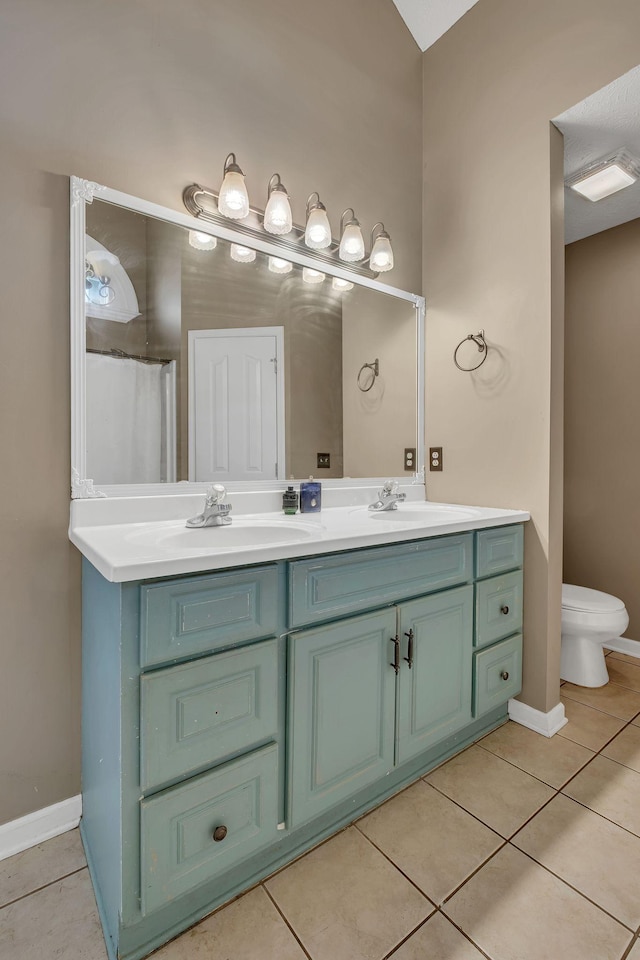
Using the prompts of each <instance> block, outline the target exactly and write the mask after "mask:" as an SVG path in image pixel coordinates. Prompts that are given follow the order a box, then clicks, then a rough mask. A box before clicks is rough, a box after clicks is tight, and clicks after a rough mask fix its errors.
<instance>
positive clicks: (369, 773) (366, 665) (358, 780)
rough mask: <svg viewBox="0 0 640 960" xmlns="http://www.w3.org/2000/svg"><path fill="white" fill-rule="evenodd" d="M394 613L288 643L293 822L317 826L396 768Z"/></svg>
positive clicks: (304, 633) (293, 637)
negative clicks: (313, 820) (324, 816)
mask: <svg viewBox="0 0 640 960" xmlns="http://www.w3.org/2000/svg"><path fill="white" fill-rule="evenodd" d="M395 634H396V611H395V609H389V610H383V611H380V612H379V613H374V614H369V615H368V616H362V617H353V618H351V619H349V620H343V621H341V622H339V623H335V624H331V625H329V626H326V627H320V628H318V629H316V630H305V631H302V632H300V633H296V634H292V635H291V636H290V637H289V682H290V709H289V715H288V734H289V798H290V809H289V818H290V823H291V825H293V826H297V825H298V824H300V823H303V822H305V821H306V820H310V819H311V818H312V817H315V816H317V815H318V814H320V813H322V812H323V811H324V810H327V809H329V807H332V806H334V805H335V804H337V803H339V802H340V801H341V800H344V799H345V798H346V797H349V796H351V794H353V793H355V792H356V791H358V790H360V789H361V788H362V787H365V786H367V785H368V784H370V783H373V782H374V781H375V780H378V779H379V778H380V777H383V776H384V775H385V774H386V773H388V772H389V770H391V769H392V768H393V749H394V721H395V688H396V674H395V670H394V668H393V666H391V661H392V660H393V659H394V657H393V654H394V644H393V642H392V638H395Z"/></svg>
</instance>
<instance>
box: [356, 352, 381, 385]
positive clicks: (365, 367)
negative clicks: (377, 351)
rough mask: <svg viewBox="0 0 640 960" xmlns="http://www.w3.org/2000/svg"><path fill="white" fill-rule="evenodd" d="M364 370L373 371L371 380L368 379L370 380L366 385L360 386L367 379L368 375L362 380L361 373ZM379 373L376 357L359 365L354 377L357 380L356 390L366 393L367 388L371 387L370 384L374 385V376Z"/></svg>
mask: <svg viewBox="0 0 640 960" xmlns="http://www.w3.org/2000/svg"><path fill="white" fill-rule="evenodd" d="M365 370H371V371H372V373H373V376H372V377H371V380H370V382H369V383H368V386H366V387H363V386H362V384H363V382H368V380H369V378H368V377H367V379H366V380H365V381H363V380H362V374H363V373H364V371H365ZM379 373H380V364H379V361H378V359H377V357H376V359H375V360H374V361H373V363H363V364H362V366H361V367H360V369H359V370H358V376H357V377H356V381H357V384H358V390H361V391H362V393H368V392H369V390H371V387H372V386H373V385H374V383H375V382H376V377H377V376H378V375H379Z"/></svg>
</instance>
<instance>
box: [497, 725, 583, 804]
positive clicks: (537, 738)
mask: <svg viewBox="0 0 640 960" xmlns="http://www.w3.org/2000/svg"><path fill="white" fill-rule="evenodd" d="M480 746H481V747H482V748H483V749H485V750H489V751H490V752H491V753H493V754H495V755H496V756H497V757H501V758H502V759H503V760H508V761H509V763H513V764H515V766H516V767H520V769H521V770H525V771H526V773H530V774H531V775H532V776H533V777H537V778H538V780H544V782H545V783H548V784H549V786H551V787H556V788H559V787H561V786H562V785H563V784H564V783H566V782H567V780H569V779H570V778H571V777H572V776H573V775H574V773H577V772H578V770H580V768H581V767H584V765H585V763H588V762H589V760H591V759H592V757H593V755H594V754H593V751H592V750H587V748H586V747H582V746H580V744H578V743H573V742H572V741H571V740H565V739H562V740H561V739H560V738H559V737H543V736H542V735H541V734H539V733H535V732H534V731H533V730H528V729H527V727H523V726H522V724H520V723H513V722H509V723H505V725H504V726H503V727H498V729H497V730H494V731H493V733H490V734H489V736H488V737H484V739H483V740H481V741H480Z"/></svg>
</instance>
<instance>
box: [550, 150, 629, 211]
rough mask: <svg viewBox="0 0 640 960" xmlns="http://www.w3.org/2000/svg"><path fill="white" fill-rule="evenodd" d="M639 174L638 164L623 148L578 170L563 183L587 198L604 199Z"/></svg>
mask: <svg viewBox="0 0 640 960" xmlns="http://www.w3.org/2000/svg"><path fill="white" fill-rule="evenodd" d="M639 174H640V164H638V161H636V160H634V159H633V157H631V156H630V155H629V154H628V153H627V152H626V151H625V150H619V151H618V152H617V153H616V154H614V155H613V156H610V157H607V158H605V159H604V160H598V161H596V162H595V163H591V164H589V166H588V167H584V168H583V169H582V170H579V171H578V172H577V173H575V174H573V176H571V177H569V178H568V179H567V180H566V181H565V183H566V185H567V186H568V187H570V188H571V189H572V190H575V192H576V193H579V194H580V195H581V196H582V197H585V198H586V199H587V200H592V201H593V202H595V201H596V200H604V198H605V197H610V196H611V195H612V194H613V193H617V192H618V190H624V188H625V187H630V186H631V184H632V183H635V182H636V180H637V179H638V176H639Z"/></svg>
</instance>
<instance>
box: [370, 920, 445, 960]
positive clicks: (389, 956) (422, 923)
mask: <svg viewBox="0 0 640 960" xmlns="http://www.w3.org/2000/svg"><path fill="white" fill-rule="evenodd" d="M436 912H437V908H436V910H435V911H434V912H433V913H430V914H429V916H428V917H426V919H424V920H421V921H420V923H419V924H418V926H417V927H415V928H414V929H413V930H411V931H410V932H409V933H408V934H407V935H406V937H403V938H402V940H400V941H399V942H398V943H396V945H395V947H393V949H392V950H390V951H389V953H385V955H384V957H383V958H382V960H392V958H393V955H394V953H397V951H398V950H399V949H400V947H403V946H404V945H405V943H406V942H407V940H410V939H411V937H412V936H413V935H414V934H415V933H417V932H418V930H421V929H422V928H423V927H424V926H425V924H427V923H429V920H431V917H435V915H436Z"/></svg>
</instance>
